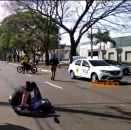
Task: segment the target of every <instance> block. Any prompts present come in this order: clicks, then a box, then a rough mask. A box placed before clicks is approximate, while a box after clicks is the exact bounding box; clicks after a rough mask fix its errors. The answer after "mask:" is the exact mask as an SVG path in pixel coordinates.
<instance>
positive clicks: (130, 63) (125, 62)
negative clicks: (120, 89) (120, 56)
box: [122, 61, 131, 66]
mask: <svg viewBox="0 0 131 130" xmlns="http://www.w3.org/2000/svg"><path fill="white" fill-rule="evenodd" d="M122 64H126V65H129V66H131V62H127V61H123V62H122Z"/></svg>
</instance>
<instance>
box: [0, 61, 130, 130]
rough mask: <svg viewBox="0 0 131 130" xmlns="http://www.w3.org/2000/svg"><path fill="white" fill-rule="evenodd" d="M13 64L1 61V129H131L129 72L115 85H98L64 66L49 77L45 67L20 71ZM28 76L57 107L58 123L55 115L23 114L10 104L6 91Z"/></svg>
mask: <svg viewBox="0 0 131 130" xmlns="http://www.w3.org/2000/svg"><path fill="white" fill-rule="evenodd" d="M16 67H17V66H16V65H14V64H8V63H4V62H0V129H2V130H8V129H13V130H80V129H81V130H116V129H119V130H131V76H126V77H124V78H123V80H122V82H121V85H120V86H119V87H118V88H97V87H91V86H90V82H89V81H88V80H87V79H75V80H71V79H70V78H69V75H68V73H67V69H63V68H60V69H58V70H57V76H56V81H51V80H50V73H49V72H48V71H39V72H38V73H37V74H19V73H17V71H16ZM27 80H29V81H35V82H36V83H37V84H38V86H39V88H40V90H41V93H42V96H43V97H46V98H48V99H49V100H50V101H51V102H52V103H53V105H54V106H55V107H56V115H57V116H58V118H59V120H60V123H59V124H58V123H55V122H54V120H53V118H54V115H51V116H48V117H44V116H43V115H40V114H38V115H35V117H24V116H18V115H16V114H15V113H14V112H13V110H12V109H11V108H10V106H9V104H8V96H9V93H10V92H11V91H12V90H13V88H14V87H18V86H19V85H20V84H24V83H25V82H26V81H27Z"/></svg>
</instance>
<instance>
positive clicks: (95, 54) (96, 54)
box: [88, 51, 98, 56]
mask: <svg viewBox="0 0 131 130" xmlns="http://www.w3.org/2000/svg"><path fill="white" fill-rule="evenodd" d="M88 56H91V52H89V53H88ZM93 56H98V51H93Z"/></svg>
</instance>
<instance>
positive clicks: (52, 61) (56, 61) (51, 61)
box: [49, 58, 59, 66]
mask: <svg viewBox="0 0 131 130" xmlns="http://www.w3.org/2000/svg"><path fill="white" fill-rule="evenodd" d="M49 64H50V65H52V66H57V65H58V64H59V61H58V59H57V58H52V59H50V61H49Z"/></svg>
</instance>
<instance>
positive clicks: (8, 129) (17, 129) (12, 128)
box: [0, 123, 31, 130]
mask: <svg viewBox="0 0 131 130" xmlns="http://www.w3.org/2000/svg"><path fill="white" fill-rule="evenodd" d="M0 130H31V129H28V128H25V127H23V126H18V125H14V124H8V123H5V124H2V125H0Z"/></svg>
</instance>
